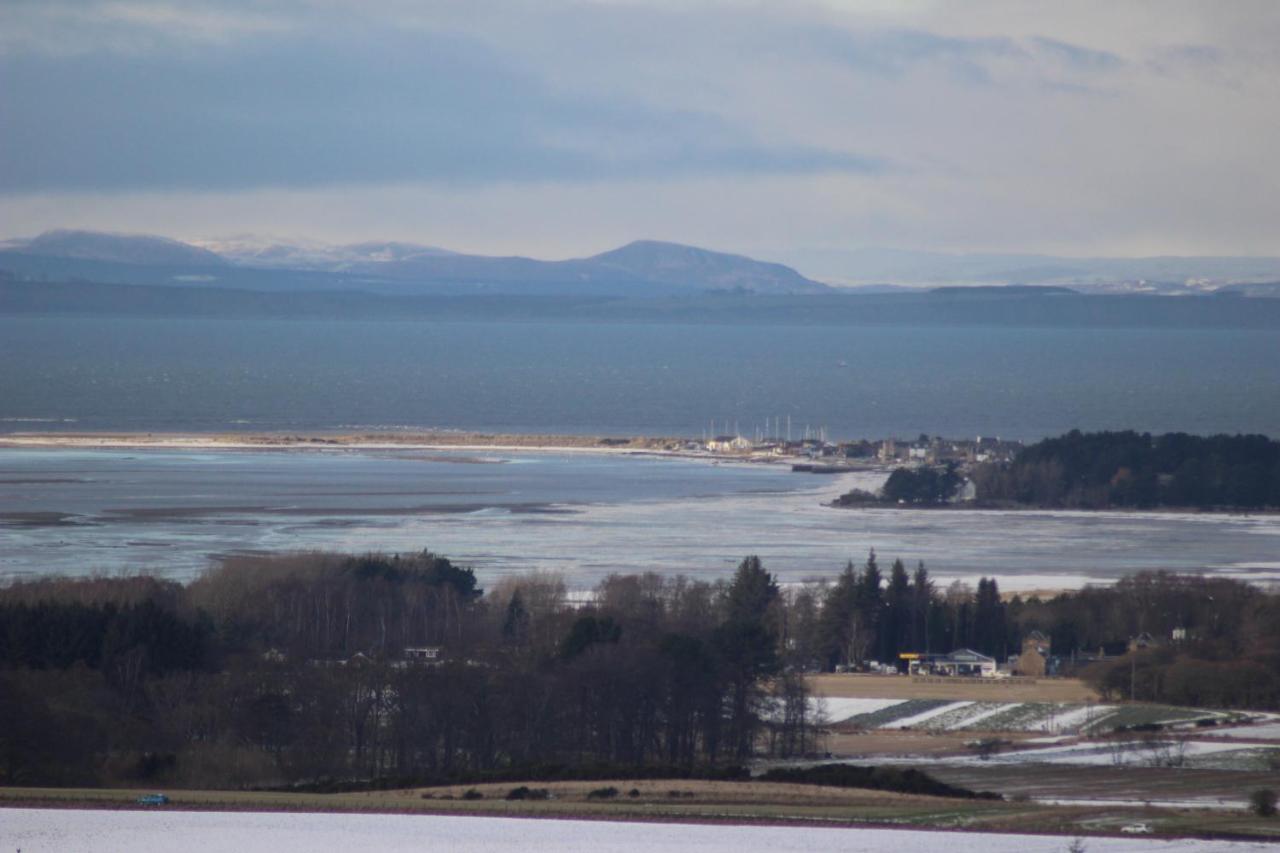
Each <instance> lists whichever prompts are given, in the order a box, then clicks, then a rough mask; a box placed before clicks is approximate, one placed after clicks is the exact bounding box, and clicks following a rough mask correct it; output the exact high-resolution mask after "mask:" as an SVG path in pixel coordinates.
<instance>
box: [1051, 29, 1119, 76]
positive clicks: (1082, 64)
mask: <svg viewBox="0 0 1280 853" xmlns="http://www.w3.org/2000/svg"><path fill="white" fill-rule="evenodd" d="M1031 41H1032V43H1033V44H1034V45H1035V46H1036V47H1037V48H1039V49H1040V50H1041V51H1042V52H1044V53H1046V54H1048V55H1050V56H1052V57H1054V58H1055V59H1057V60H1059V61H1061V62H1062V63H1064V64H1065V65H1067V66H1069V67H1071V68H1073V69H1075V70H1078V71H1115V70H1116V69H1119V68H1123V67H1124V66H1125V64H1126V63H1125V61H1124V59H1123V58H1122V57H1120V56H1118V55H1116V54H1114V53H1112V52H1111V51H1108V50H1095V49H1093V48H1089V47H1082V46H1081V45H1078V44H1070V43H1068V42H1065V41H1059V40H1057V39H1052V38H1046V37H1044V36H1037V37H1035V38H1033V39H1032V40H1031Z"/></svg>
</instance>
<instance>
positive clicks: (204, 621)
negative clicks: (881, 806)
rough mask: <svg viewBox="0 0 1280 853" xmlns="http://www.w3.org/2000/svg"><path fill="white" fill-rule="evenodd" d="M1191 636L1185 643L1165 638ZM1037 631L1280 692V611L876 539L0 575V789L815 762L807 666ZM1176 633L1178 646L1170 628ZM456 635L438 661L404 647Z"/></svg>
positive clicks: (1185, 677)
mask: <svg viewBox="0 0 1280 853" xmlns="http://www.w3.org/2000/svg"><path fill="white" fill-rule="evenodd" d="M1174 628H1184V629H1186V633H1187V637H1188V639H1187V640H1185V641H1183V642H1181V643H1179V644H1177V645H1174V644H1172V643H1169V642H1167V638H1169V637H1170V636H1171V632H1172V630H1173V629H1174ZM1031 629H1038V630H1041V631H1043V632H1045V633H1046V634H1048V635H1049V636H1051V638H1052V642H1053V650H1054V653H1055V654H1057V655H1061V656H1062V657H1063V658H1064V659H1065V660H1066V661H1067V665H1068V666H1070V663H1071V660H1072V659H1073V658H1074V659H1076V660H1077V661H1081V660H1083V658H1084V656H1085V655H1095V654H1097V653H1098V652H1099V651H1100V650H1109V651H1111V652H1112V653H1113V654H1123V653H1124V652H1125V648H1126V644H1127V641H1128V640H1129V638H1130V637H1133V636H1136V635H1138V634H1140V633H1142V632H1149V633H1150V634H1151V635H1152V636H1153V637H1154V638H1157V642H1156V644H1155V645H1154V646H1153V647H1152V648H1151V649H1149V650H1144V651H1142V652H1140V653H1136V654H1135V655H1134V656H1132V657H1128V656H1125V657H1114V658H1111V659H1108V660H1105V661H1103V662H1101V663H1093V664H1091V666H1090V668H1089V669H1086V670H1085V673H1086V675H1087V676H1088V677H1090V678H1092V679H1094V680H1095V681H1096V683H1097V684H1098V685H1099V686H1100V687H1101V688H1102V689H1103V690H1104V691H1107V692H1108V693H1109V694H1111V695H1113V696H1116V697H1120V698H1126V697H1128V696H1129V695H1133V696H1135V697H1136V698H1138V699H1140V700H1158V701H1165V702H1175V703H1176V702H1183V703H1201V704H1208V705H1220V706H1248V707H1259V708H1260V707H1268V708H1277V707H1280V599H1278V598H1277V596H1275V595H1271V594H1268V593H1265V592H1263V591H1261V590H1259V589H1257V588H1255V587H1251V586H1248V585H1246V584H1242V583H1238V582H1234V581H1229V580H1211V579H1203V578H1198V577H1185V576H1176V575H1166V574H1141V575H1136V576H1134V577H1131V578H1128V579H1126V580H1124V581H1122V582H1120V583H1119V584H1117V585H1116V586H1114V587H1111V588H1099V589H1086V590H1083V591H1080V592H1077V593H1071V594H1064V595H1061V596H1059V597H1057V598H1054V599H1052V600H1047V601H1044V600H1039V599H1034V598H1033V599H1028V600H1023V599H1020V598H1016V597H1015V598H1012V599H1006V598H1005V597H1003V596H1001V594H1000V592H999V589H998V588H997V585H996V582H995V581H994V580H988V579H983V580H982V581H980V582H979V583H978V585H977V588H976V589H972V588H970V587H968V586H966V585H965V584H962V583H953V584H951V585H949V586H947V587H945V588H939V587H938V586H937V585H936V584H935V583H934V582H933V581H932V579H931V578H930V576H929V573H928V570H927V569H926V568H925V567H924V566H923V565H918V566H917V567H916V568H915V569H914V570H910V571H909V570H908V569H907V568H906V566H905V565H904V564H903V563H902V562H901V561H894V562H893V563H892V564H891V565H890V566H889V568H888V569H887V570H882V569H881V567H880V565H879V561H878V560H877V558H876V556H875V554H874V552H873V553H872V554H871V555H870V556H869V557H868V559H867V560H866V561H865V562H863V563H862V564H860V565H854V564H853V563H850V564H849V565H847V566H846V567H845V568H844V570H843V571H841V572H840V573H839V574H837V575H836V576H835V577H833V578H832V579H830V580H829V581H825V582H820V583H812V584H804V585H799V586H794V587H789V588H786V589H780V588H779V586H778V585H777V583H776V582H775V580H774V578H773V577H772V575H771V574H770V573H769V571H768V570H767V569H766V568H765V567H764V566H762V565H761V564H760V561H759V560H757V559H755V558H747V559H745V560H743V561H742V563H741V564H740V565H739V567H738V569H737V570H736V572H734V573H733V575H732V576H731V577H726V578H725V579H723V580H721V581H718V582H715V583H708V582H704V581H699V580H693V579H689V578H685V577H680V576H663V575H657V574H644V575H616V576H613V577H610V578H608V579H606V580H605V581H603V582H602V583H601V584H600V585H599V586H598V587H597V588H596V589H595V590H594V594H593V595H592V596H590V597H589V598H588V599H587V601H586V603H583V602H582V601H577V602H574V601H572V600H571V599H570V597H569V596H568V594H567V590H566V588H565V584H564V582H563V581H562V580H561V579H560V578H559V577H557V576H555V575H548V574H530V575H525V576H518V577H509V578H505V579H503V580H501V581H500V582H498V583H497V584H495V585H494V586H493V588H491V589H489V590H486V591H482V590H480V589H479V588H478V587H477V584H476V578H475V576H474V574H473V573H472V572H471V571H470V570H468V569H462V568H459V567H457V566H455V565H453V564H452V563H450V562H449V561H448V560H446V559H444V558H441V557H437V556H435V555H432V554H430V553H426V552H424V553H422V554H417V555H407V556H385V555H366V556H360V557H352V556H345V555H335V554H297V555H287V556H280V557H273V558H266V557H252V558H248V557H246V558H236V559H231V560H228V561H226V562H224V563H223V564H221V565H220V566H218V567H217V568H214V569H212V570H210V571H209V572H208V573H207V574H205V575H204V576H203V577H201V578H200V579H198V580H197V581H195V582H193V583H191V584H189V585H185V586H184V585H180V584H177V583H173V582H167V581H160V580H156V579H153V578H148V577H129V578H109V579H108V578H90V579H76V580H41V581H33V582H23V583H16V584H13V585H11V586H8V587H5V588H0V783H4V784H90V783H148V784H166V785H193V786H195V785H202V786H233V787H234V786H253V785H283V784H293V783H316V782H319V781H321V780H350V781H359V780H365V781H369V780H377V779H382V780H390V779H398V780H407V779H444V778H450V777H454V778H460V777H462V776H465V775H467V774H472V775H474V774H477V773H500V772H516V773H518V772H520V771H521V769H522V768H532V767H543V768H545V767H548V766H559V767H562V768H563V767H570V768H579V769H582V768H588V767H598V766H602V765H609V766H615V767H616V766H618V765H626V766H629V767H632V768H637V772H639V770H640V769H642V768H655V767H666V768H681V769H682V770H683V771H684V772H690V771H692V770H693V769H694V768H706V767H709V766H717V765H718V766H724V765H727V764H736V763H740V762H742V761H743V760H746V759H749V758H751V757H752V756H754V755H758V754H762V753H769V754H774V755H780V756H795V755H803V754H812V753H813V752H815V751H820V749H821V746H820V741H819V740H817V737H818V731H819V729H820V726H821V720H817V719H814V715H813V711H812V706H811V704H810V703H808V702H807V701H806V690H805V686H804V681H803V678H802V675H803V673H805V672H809V671H815V670H831V669H835V668H838V667H839V668H843V667H851V668H862V667H866V666H868V665H869V664H870V663H871V662H872V661H893V660H896V658H897V655H898V654H899V653H900V652H903V651H926V650H927V651H935V652H938V651H948V650H950V649H953V648H957V647H971V648H975V649H978V650H980V651H984V652H986V653H988V654H992V655H994V656H996V657H998V658H1001V659H1003V658H1004V657H1005V656H1006V655H1007V654H1009V653H1012V652H1015V651H1016V650H1017V648H1018V645H1019V643H1020V640H1021V637H1022V635H1023V634H1024V633H1025V632H1027V631H1029V630H1031ZM1161 638H1164V640H1165V641H1161ZM423 646H431V647H439V648H440V649H441V650H442V651H441V657H440V660H439V661H438V662H420V661H413V660H408V659H406V654H405V651H406V649H412V648H418V647H423Z"/></svg>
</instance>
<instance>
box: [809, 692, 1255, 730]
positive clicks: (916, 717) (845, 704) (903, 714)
mask: <svg viewBox="0 0 1280 853" xmlns="http://www.w3.org/2000/svg"><path fill="white" fill-rule="evenodd" d="M821 702H823V703H825V707H826V711H827V719H828V720H829V721H830V722H832V723H842V722H846V723H851V724H853V725H858V726H863V727H865V728H868V729H915V730H918V731H933V732H942V731H974V732H1040V733H1043V734H1046V735H1077V734H1080V735H1084V734H1102V733H1104V732H1108V731H1111V730H1112V729H1114V728H1116V727H1118V726H1133V725H1138V724H1144V723H1155V724H1162V725H1163V724H1184V725H1186V726H1192V725H1193V723H1194V722H1195V721H1196V720H1208V721H1211V722H1216V723H1219V724H1222V723H1229V722H1234V721H1237V720H1241V719H1243V718H1245V717H1246V716H1248V715H1246V714H1243V713H1232V712H1226V711H1210V710H1196V709H1192V708H1172V707H1165V706H1161V705H1128V706H1120V705H1098V704H1089V705H1083V704H1072V703H1060V702H972V701H957V702H947V701H945V700H943V701H940V700H936V699H823V700H821ZM1195 731H1196V734H1197V736H1199V734H1201V733H1204V734H1208V733H1211V732H1214V731H1221V732H1222V733H1223V735H1226V734H1227V732H1228V731H1230V732H1231V734H1232V735H1233V736H1235V737H1239V738H1249V739H1257V740H1266V739H1272V738H1275V739H1280V723H1276V724H1274V725H1273V724H1272V721H1270V720H1267V721H1266V722H1265V724H1263V725H1254V726H1248V727H1239V728H1237V727H1232V728H1231V729H1230V730H1228V729H1225V728H1223V729H1214V728H1213V727H1207V728H1203V729H1199V728H1197V729H1195Z"/></svg>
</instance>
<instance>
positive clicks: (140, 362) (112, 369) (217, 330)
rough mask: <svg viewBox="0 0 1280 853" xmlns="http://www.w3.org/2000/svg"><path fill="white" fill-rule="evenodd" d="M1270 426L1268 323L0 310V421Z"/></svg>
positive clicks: (521, 427) (1272, 396)
mask: <svg viewBox="0 0 1280 853" xmlns="http://www.w3.org/2000/svg"><path fill="white" fill-rule="evenodd" d="M788 416H790V417H791V419H792V424H793V429H794V430H796V431H799V430H802V429H803V426H804V425H805V424H808V425H810V426H812V427H818V426H825V427H827V429H828V433H829V434H830V435H832V436H841V437H881V436H885V435H891V434H896V435H914V434H917V433H920V432H927V433H930V434H943V435H949V436H968V435H999V436H1004V437H1011V438H1024V439H1026V438H1037V437H1042V436H1045V435H1050V434H1057V433H1060V432H1063V431H1065V430H1067V429H1070V428H1072V427H1078V428H1081V429H1102V428H1135V429H1141V430H1151V431H1166V430H1185V431H1188V432H1198V433H1212V432H1240V431H1246V432H1262V433H1269V434H1273V435H1274V434H1277V433H1278V432H1280V331H1276V332H1271V331H1239V330H1204V331H1189V330H1177V329H1162V330H1133V329H1018V328H1004V327H992V328H901V327H896V328H883V327H873V328H857V327H820V326H819V327H815V326H805V327H786V326H708V327H696V326H679V325H666V326H654V325H628V324H614V325H610V324H571V323H527V324H519V323H456V324H449V323H432V322H339V321H331V322H323V321H317V322H307V321H271V320H172V319H100V318H14V317H7V318H0V431H20V430H31V429H39V430H50V429H72V430H75V429H81V430H97V429H101V430H143V431H149V430H154V431H163V430H191V431H206V430H227V429H240V430H254V429H261V430H280V429H285V430H308V429H315V430H319V429H347V428H352V427H378V428H395V427H441V428H458V429H480V430H492V431H508V432H556V433H605V434H634V433H646V434H680V435H692V436H696V435H699V434H701V432H702V431H703V430H704V429H707V428H708V427H709V424H710V423H711V422H712V421H714V422H715V424H716V429H717V430H718V431H719V430H720V429H722V428H723V427H724V426H725V425H726V424H727V425H728V426H729V428H730V430H732V429H733V427H734V424H735V423H736V424H737V427H738V428H739V429H740V430H741V431H742V432H743V433H745V434H751V433H752V432H753V431H754V429H755V428H756V427H757V426H758V425H763V423H764V421H765V419H766V418H781V419H783V422H784V423H785V419H786V418H787V417H788Z"/></svg>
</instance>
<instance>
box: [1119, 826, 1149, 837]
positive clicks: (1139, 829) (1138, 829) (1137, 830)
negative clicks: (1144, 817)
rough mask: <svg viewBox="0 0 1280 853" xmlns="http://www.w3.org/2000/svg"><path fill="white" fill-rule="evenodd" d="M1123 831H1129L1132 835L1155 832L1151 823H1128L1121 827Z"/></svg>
mask: <svg viewBox="0 0 1280 853" xmlns="http://www.w3.org/2000/svg"><path fill="white" fill-rule="evenodd" d="M1120 831H1121V832H1127V833H1129V834H1130V835H1150V834H1151V833H1153V832H1155V830H1154V829H1152V828H1151V824H1149V823H1128V824H1125V825H1124V826H1122V827H1120Z"/></svg>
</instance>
